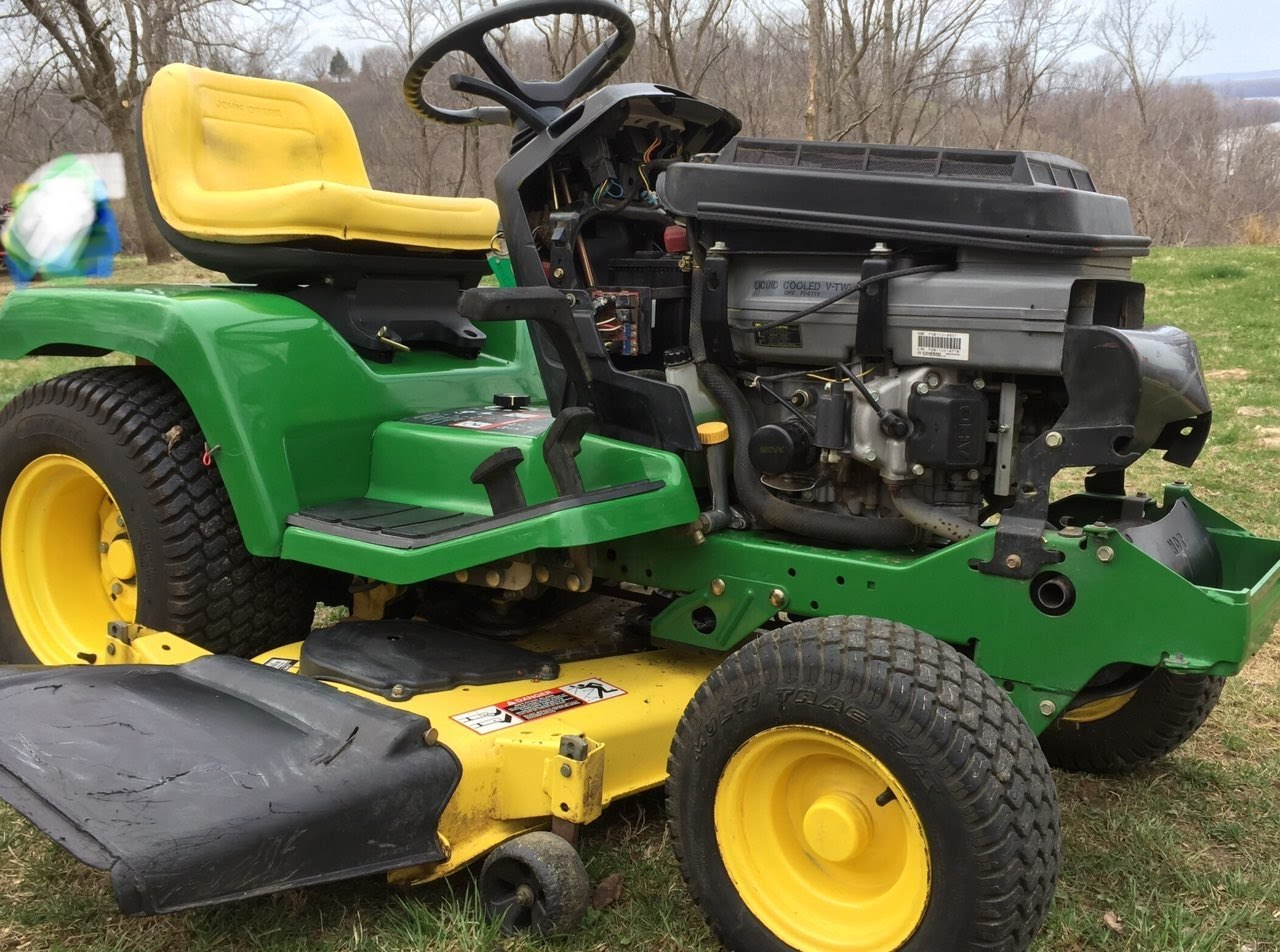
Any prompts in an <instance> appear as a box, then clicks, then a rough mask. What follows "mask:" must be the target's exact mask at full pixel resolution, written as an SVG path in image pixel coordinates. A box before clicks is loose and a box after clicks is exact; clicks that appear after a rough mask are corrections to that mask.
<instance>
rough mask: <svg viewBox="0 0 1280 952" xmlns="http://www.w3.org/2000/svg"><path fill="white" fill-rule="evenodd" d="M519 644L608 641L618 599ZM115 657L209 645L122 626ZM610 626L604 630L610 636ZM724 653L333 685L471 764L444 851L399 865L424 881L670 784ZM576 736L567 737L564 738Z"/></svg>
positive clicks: (589, 648)
mask: <svg viewBox="0 0 1280 952" xmlns="http://www.w3.org/2000/svg"><path fill="white" fill-rule="evenodd" d="M602 602H603V604H601V603H596V604H594V605H592V606H589V607H585V608H584V609H583V610H579V611H577V612H574V613H572V614H571V615H570V616H567V618H565V619H561V620H560V621H559V622H557V623H556V624H555V625H554V626H551V627H550V629H549V630H544V631H542V632H540V633H537V634H535V635H533V636H530V637H529V638H525V639H521V641H520V642H519V643H520V644H521V645H522V646H523V647H526V648H529V649H531V650H536V651H539V652H545V653H550V654H558V653H559V652H561V651H563V650H565V649H569V648H572V650H573V652H574V656H577V657H581V656H582V655H584V654H589V653H593V642H596V643H599V650H600V651H605V650H608V648H607V645H608V644H609V643H610V642H609V641H608V638H607V629H608V628H609V627H610V618H609V617H608V616H609V615H611V614H616V612H613V611H611V609H613V608H616V606H617V605H618V604H619V603H617V602H613V601H612V600H608V599H605V600H602ZM117 634H118V637H116V638H113V639H109V641H110V642H111V643H112V648H113V649H114V650H109V651H108V652H107V653H106V660H107V662H108V663H109V664H129V665H136V664H144V665H155V664H182V663H185V662H187V661H191V660H194V659H197V658H200V657H202V656H206V655H207V654H208V653H207V652H205V651H203V650H202V649H200V648H198V647H197V646H195V645H193V644H191V643H190V642H188V641H185V640H184V639H182V638H180V637H178V636H176V635H173V634H171V633H168V632H158V631H148V630H146V629H139V628H136V627H132V626H130V627H128V628H125V629H118V631H117ZM602 634H603V635H604V637H602ZM301 652H302V643H301V642H297V643H294V644H290V645H285V646H282V647H280V648H277V649H273V650H271V651H269V652H266V653H264V654H262V655H260V656H259V657H257V658H256V659H254V660H255V661H256V662H257V663H259V664H261V665H264V666H267V667H271V668H275V669H278V670H282V671H296V670H297V667H298V661H299V658H300V656H301ZM719 660H721V658H720V656H719V655H717V654H716V653H714V652H710V651H701V650H697V649H692V648H686V647H667V648H659V649H657V650H649V651H633V652H631V653H626V654H615V655H612V656H604V657H596V658H591V659H588V660H578V661H569V660H566V661H564V662H563V663H561V664H560V670H559V673H558V675H557V676H555V677H553V678H549V679H545V680H539V679H536V678H526V679H520V680H512V681H503V682H500V683H495V684H487V685H461V686H458V687H454V688H452V689H449V690H443V691H434V692H430V693H423V694H418V695H417V696H414V697H408V698H406V699H405V700H404V701H395V700H388V699H387V698H386V697H383V696H379V695H378V694H375V693H371V692H368V691H364V690H360V689H358V688H354V687H350V686H348V685H343V684H332V687H334V688H336V689H338V690H340V691H343V692H346V693H348V694H351V695H355V696H358V697H361V698H365V699H367V700H370V701H373V702H376V703H378V704H382V705H386V706H388V707H391V708H394V709H396V710H398V711H403V712H406V713H411V714H416V715H419V716H421V717H424V718H426V719H427V720H428V721H429V722H430V726H431V734H432V735H433V736H432V738H431V740H432V743H433V745H439V746H440V747H443V748H444V749H446V750H448V751H450V752H451V753H452V754H453V755H454V756H455V757H456V758H457V760H458V761H459V763H460V764H461V766H462V772H461V780H460V781H459V784H458V786H457V788H456V789H455V790H454V792H453V794H452V796H451V797H450V798H449V800H448V803H447V805H446V807H445V809H444V812H443V815H442V816H441V818H440V821H439V825H438V837H439V841H440V843H439V845H440V850H441V853H442V854H443V856H444V859H443V861H440V862H430V863H426V864H421V865H417V866H412V867H408V868H403V869H398V870H394V871H392V872H390V873H389V874H388V878H389V879H391V880H392V881H394V882H398V883H403V884H419V883H424V882H428V881H431V880H434V879H438V878H440V877H442V876H446V875H448V874H450V873H452V872H454V871H455V870H457V869H459V868H461V867H462V866H465V865H466V864H468V863H470V862H472V861H473V860H475V859H477V858H479V857H482V856H484V855H485V854H486V853H488V852H489V851H490V850H492V849H493V848H494V847H495V846H497V845H499V844H500V843H503V842H505V841H507V840H510V839H512V838H513V837H516V836H518V835H520V834H522V833H525V832H528V831H531V830H536V829H545V828H547V827H548V826H549V825H554V826H555V828H556V829H557V831H558V832H561V833H562V835H566V836H568V837H570V838H572V836H573V835H574V833H575V828H576V827H577V826H579V825H581V824H586V823H590V822H592V821H594V820H595V819H597V818H598V817H599V816H600V814H601V812H602V811H603V809H604V808H605V807H606V806H608V805H609V804H610V803H612V802H613V801H615V800H617V799H620V798H622V797H626V796H630V795H632V794H636V793H640V792H642V791H644V790H649V789H652V788H655V787H659V786H661V785H662V784H663V783H664V782H665V781H666V778H667V756H668V753H669V751H670V747H671V741H672V737H673V736H674V734H675V729H676V725H677V723H678V721H679V719H680V716H681V715H682V713H683V712H684V709H685V707H686V706H687V705H688V703H689V700H690V698H691V697H692V696H693V694H694V692H695V691H696V690H697V688H698V686H699V685H700V684H701V683H702V682H703V680H704V679H705V678H706V676H707V674H708V673H709V672H710V671H711V669H712V668H714V667H715V665H716V664H717V662H718V661H719ZM566 738H568V740H566Z"/></svg>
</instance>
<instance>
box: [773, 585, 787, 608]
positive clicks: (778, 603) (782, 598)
mask: <svg viewBox="0 0 1280 952" xmlns="http://www.w3.org/2000/svg"><path fill="white" fill-rule="evenodd" d="M786 603H787V593H786V592H784V591H783V590H782V589H780V588H775V589H774V590H773V591H772V592H770V593H769V604H770V605H772V606H773V607H774V608H781V607H782V606H783V605H785V604H786Z"/></svg>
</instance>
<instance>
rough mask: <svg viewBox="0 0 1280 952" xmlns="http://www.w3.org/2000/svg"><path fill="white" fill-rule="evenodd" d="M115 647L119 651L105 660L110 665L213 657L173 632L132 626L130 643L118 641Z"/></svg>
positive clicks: (182, 661) (183, 660)
mask: <svg viewBox="0 0 1280 952" xmlns="http://www.w3.org/2000/svg"><path fill="white" fill-rule="evenodd" d="M113 647H114V648H115V649H116V650H115V651H114V652H112V653H109V654H107V655H106V657H105V658H104V659H102V660H105V662H106V663H107V664H183V663H184V662H187V661H194V660H195V659H196V658H203V657H205V656H207V655H208V654H209V653H210V652H208V651H206V650H205V649H204V648H201V647H200V646H199V645H196V644H193V643H191V642H190V641H187V639H185V638H181V637H179V636H178V635H175V634H173V633H172V632H168V631H153V630H151V629H150V628H143V627H142V626H141V625H130V626H129V634H128V637H127V639H126V640H123V641H121V640H116V641H115V643H114V645H113ZM99 663H101V661H100V662H99Z"/></svg>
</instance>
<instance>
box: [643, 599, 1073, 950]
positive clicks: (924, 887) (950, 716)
mask: <svg viewBox="0 0 1280 952" xmlns="http://www.w3.org/2000/svg"><path fill="white" fill-rule="evenodd" d="M668 769H669V772H670V780H669V782H668V788H667V789H668V812H669V815H670V818H671V827H672V834H673V839H674V842H675V846H676V853H677V856H678V857H679V860H680V866H681V870H682V872H683V873H684V877H685V880H686V881H687V882H688V884H689V888H690V891H691V893H692V894H693V896H694V898H695V900H696V902H697V904H698V906H699V907H700V909H701V910H702V913H703V916H704V917H705V918H706V919H707V922H708V923H709V924H710V926H711V928H712V930H713V931H714V932H715V934H716V936H717V937H718V938H719V939H720V941H721V942H723V943H724V944H725V946H726V947H728V948H731V949H737V950H743V952H746V950H751V952H782V950H785V949H792V948H794V949H799V950H802V952H891V950H912V952H936V950H939V949H949V950H950V949H954V950H969V949H973V950H977V949H983V950H1004V952H1020V950H1024V949H1026V948H1027V947H1028V946H1029V945H1030V943H1031V941H1032V939H1033V938H1034V937H1035V935H1036V933H1037V932H1038V931H1039V930H1040V927H1041V924H1042V923H1043V921H1044V916H1045V912H1046V910H1047V908H1048V905H1049V902H1050V899H1051V898H1052V895H1053V889H1054V884H1055V880H1056V876H1057V869H1058V853H1059V816H1058V804H1057V797H1056V793H1055V789H1054V784H1053V779H1052V777H1051V775H1050V773H1049V766H1048V764H1047V763H1046V762H1045V759H1044V756H1043V755H1042V754H1041V752H1040V749H1039V747H1038V746H1037V744H1036V739H1035V737H1034V735H1032V733H1031V731H1030V729H1029V728H1028V727H1027V725H1026V722H1025V721H1024V720H1023V718H1022V716H1021V714H1020V713H1019V712H1018V710H1017V709H1016V708H1015V707H1014V706H1013V705H1012V703H1011V702H1010V701H1009V699H1008V697H1007V696H1006V694H1005V692H1004V691H1002V690H1001V689H1000V688H999V687H998V686H997V685H996V684H995V683H994V682H993V681H992V680H991V679H990V678H989V677H987V676H986V675H985V674H984V673H983V672H982V671H981V670H979V669H978V668H977V667H976V666H975V665H974V664H973V663H972V662H971V661H969V660H968V659H967V658H964V657H963V656H961V655H960V654H958V653H957V652H956V651H954V650H953V649H952V648H950V647H948V646H946V645H944V644H942V643H940V642H938V641H936V640H935V639H933V638H930V637H929V636H928V635H925V634H922V633H920V632H918V631H915V630H914V629H911V628H908V627H906V626H904V625H899V624H895V623H892V622H888V621H882V620H875V619H867V618H821V619H812V620H809V621H805V622H800V623H798V624H793V625H788V626H787V627H785V628H782V629H779V630H778V631H775V632H772V633H770V634H768V635H764V636H761V637H760V638H758V639H756V640H755V641H752V642H750V643H749V644H747V645H746V646H744V647H743V648H741V649H739V650H738V651H737V652H735V653H734V654H733V655H731V656H730V657H729V658H728V659H726V660H725V661H724V662H723V663H722V664H721V665H720V666H719V667H718V668H717V669H716V670H715V671H713V672H712V673H711V675H710V676H709V677H708V678H707V680H706V682H705V683H704V684H703V685H702V687H701V688H699V690H698V692H697V694H696V695H695V696H694V698H693V700H692V701H691V702H690V704H689V707H688V709H687V710H686V711H685V714H684V717H683V719H682V721H681V723H680V726H679V728H678V729H677V732H676V738H675V741H674V743H673V745H672V751H671V759H670V763H669V765H668Z"/></svg>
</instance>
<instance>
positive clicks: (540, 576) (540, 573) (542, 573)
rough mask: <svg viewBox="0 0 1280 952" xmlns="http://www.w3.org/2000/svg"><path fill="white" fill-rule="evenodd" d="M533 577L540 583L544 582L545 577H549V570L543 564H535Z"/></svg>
mask: <svg viewBox="0 0 1280 952" xmlns="http://www.w3.org/2000/svg"><path fill="white" fill-rule="evenodd" d="M533 577H534V578H535V579H537V580H538V581H539V582H540V583H542V584H546V581H547V579H549V578H551V570H550V569H549V568H547V567H546V566H545V565H535V566H534V567H533Z"/></svg>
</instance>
